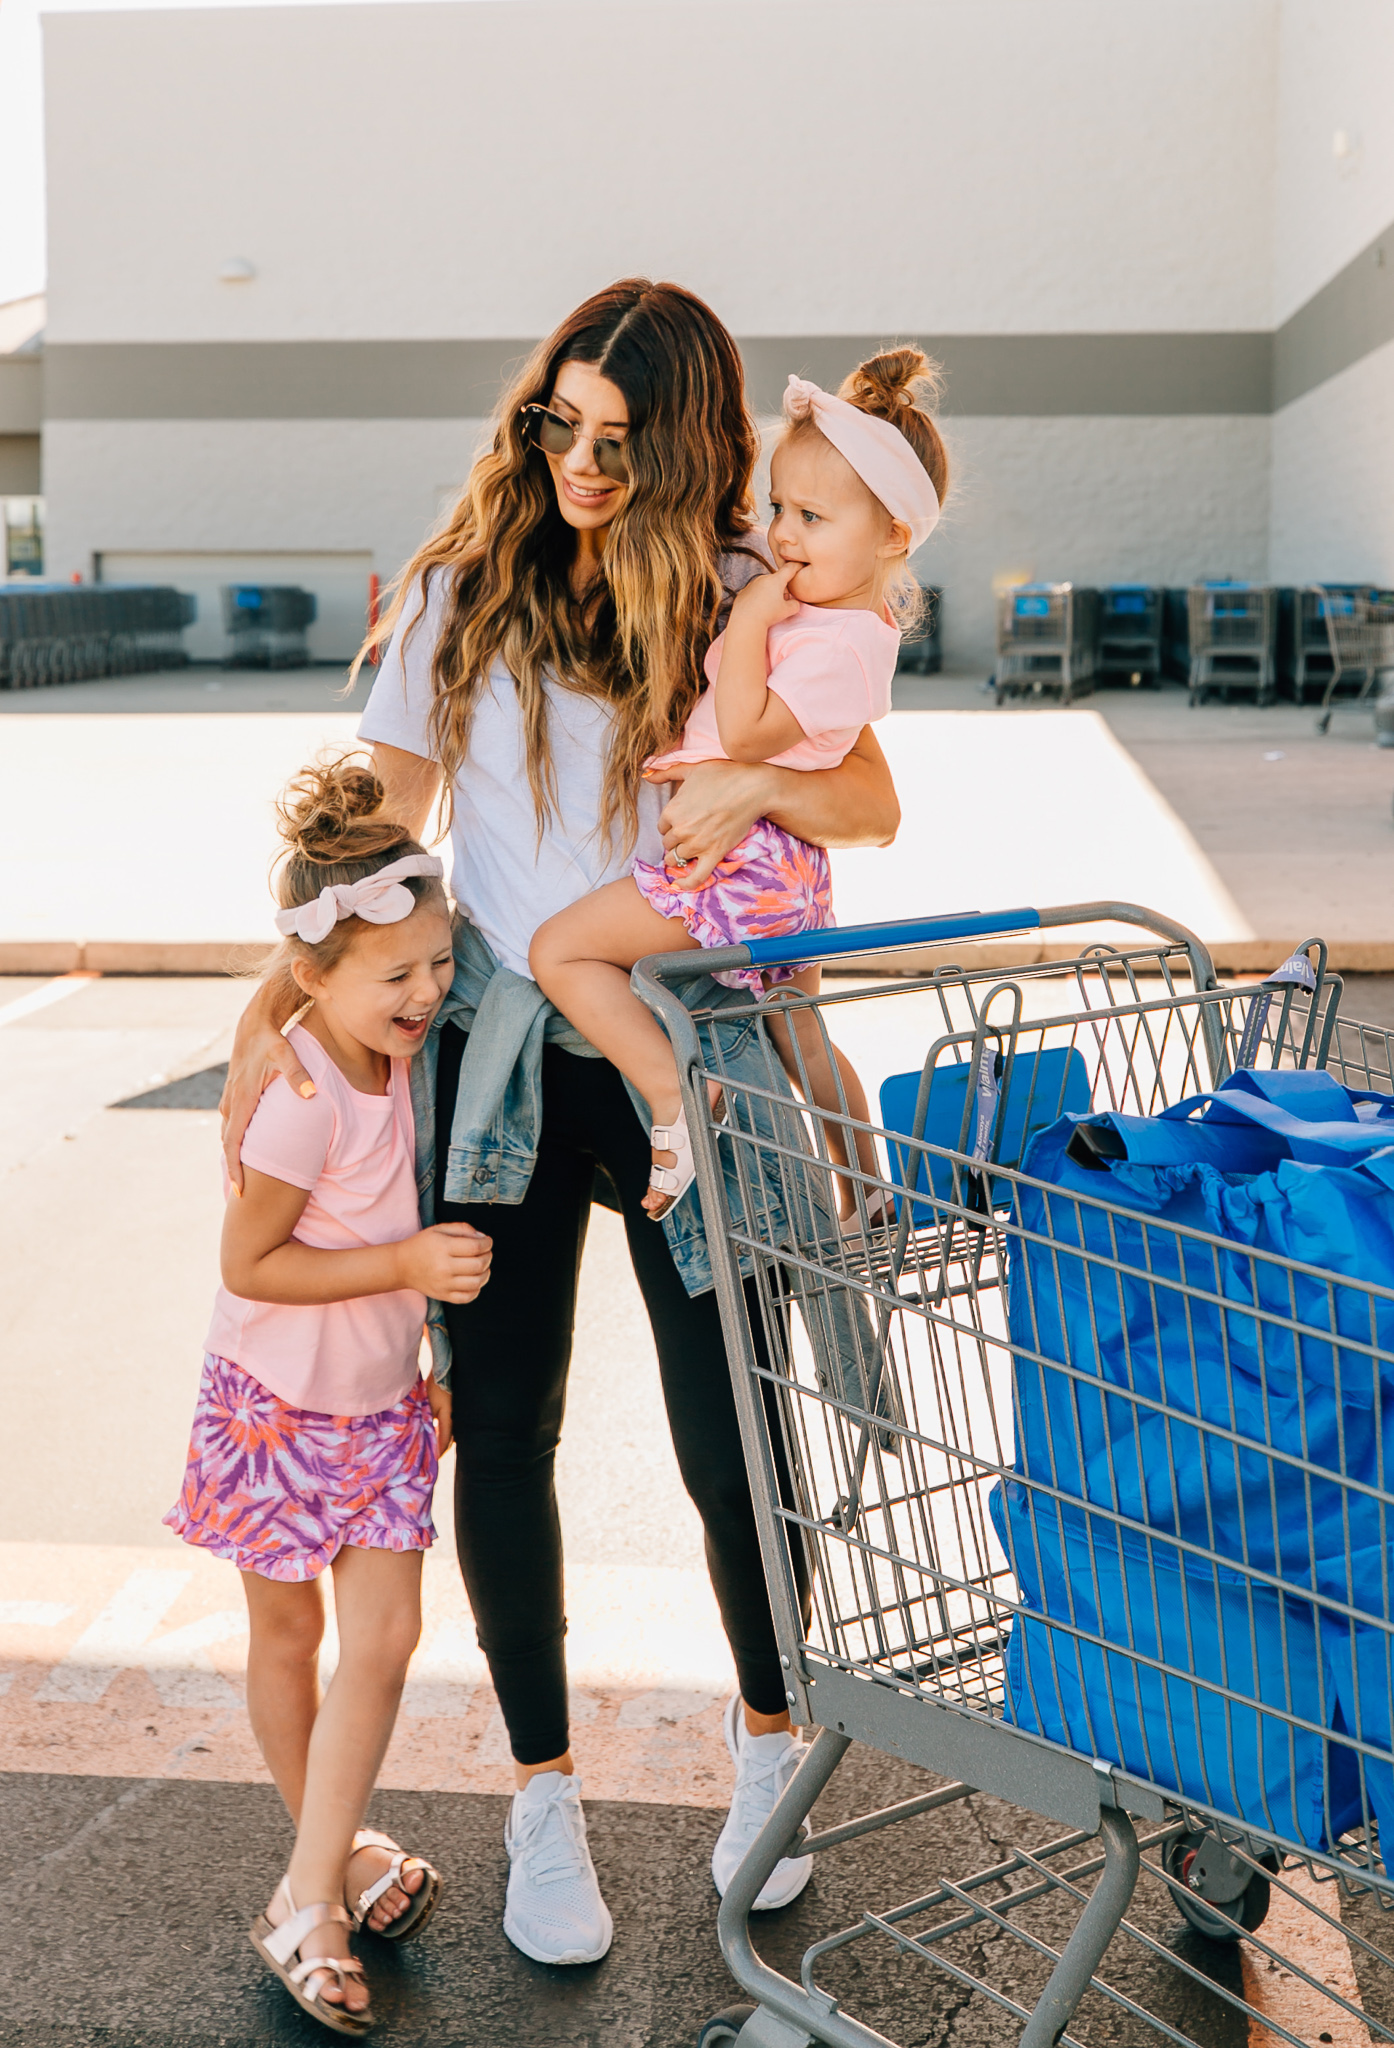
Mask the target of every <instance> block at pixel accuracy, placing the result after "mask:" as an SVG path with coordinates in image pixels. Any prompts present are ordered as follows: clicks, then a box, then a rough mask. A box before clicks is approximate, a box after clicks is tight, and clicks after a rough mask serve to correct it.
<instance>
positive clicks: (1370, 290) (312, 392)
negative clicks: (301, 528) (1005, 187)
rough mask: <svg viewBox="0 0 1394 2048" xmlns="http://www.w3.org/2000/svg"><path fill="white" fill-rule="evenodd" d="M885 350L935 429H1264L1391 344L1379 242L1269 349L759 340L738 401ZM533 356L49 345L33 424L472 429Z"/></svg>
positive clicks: (1392, 251)
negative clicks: (923, 362)
mask: <svg viewBox="0 0 1394 2048" xmlns="http://www.w3.org/2000/svg"><path fill="white" fill-rule="evenodd" d="M1386 249H1387V250H1388V256H1387V258H1386ZM894 340H913V341H915V342H917V343H918V345H919V346H920V347H922V348H923V349H924V350H925V352H926V354H928V355H931V356H934V357H935V358H936V359H937V360H938V361H939V362H940V363H942V365H943V367H944V371H945V380H946V382H945V394H944V411H945V412H946V413H948V414H950V415H952V414H954V413H958V414H962V415H966V416H968V417H973V418H979V419H981V418H994V417H995V418H1013V417H1019V418H1041V417H1051V416H1057V417H1075V418H1077V417H1080V416H1082V415H1085V416H1087V415H1089V414H1103V415H1115V416H1116V415H1129V414H1132V415H1135V416H1137V415H1140V416H1151V417H1154V418H1156V417H1164V418H1176V417H1184V416H1186V415H1191V416H1198V415H1206V414H1226V415H1233V414H1235V413H1268V412H1272V411H1273V410H1274V409H1275V408H1281V407H1282V406H1285V405H1291V404H1292V402H1293V400H1294V399H1296V398H1301V397H1302V396H1303V394H1304V393H1306V392H1308V391H1311V390H1313V389H1315V387H1316V386H1317V385H1318V384H1322V383H1325V381H1326V380H1327V378H1329V377H1334V376H1336V375H1337V374H1338V373H1339V372H1340V371H1341V370H1345V369H1348V368H1349V367H1350V366H1351V364H1353V363H1356V362H1359V361H1360V359H1361V358H1362V357H1363V356H1366V355H1368V354H1369V353H1370V352H1371V350H1373V349H1376V348H1380V347H1382V346H1383V345H1384V344H1385V343H1386V342H1388V341H1391V340H1394V227H1391V228H1390V230H1389V231H1388V234H1387V235H1384V236H1378V237H1376V239H1375V240H1374V241H1373V242H1371V243H1370V245H1369V247H1368V248H1366V249H1363V250H1362V251H1361V253H1360V254H1359V256H1357V257H1356V258H1355V260H1354V261H1353V262H1351V263H1348V264H1347V265H1346V266H1345V268H1344V269H1343V270H1341V271H1338V272H1337V274H1336V276H1335V277H1333V278H1332V279H1330V281H1329V282H1328V283H1327V284H1325V285H1323V286H1322V288H1321V290H1320V291H1318V292H1316V293H1314V295H1313V296H1312V297H1311V298H1310V299H1309V300H1308V301H1307V303H1306V304H1305V305H1304V306H1300V307H1299V308H1298V310H1297V312H1295V313H1294V314H1293V315H1292V317H1291V318H1290V319H1289V320H1287V321H1285V322H1284V323H1283V325H1282V326H1281V327H1280V328H1279V329H1278V330H1277V331H1276V333H1230V334H951V335H917V336H906V335H900V336H896V335H890V336H878V335H866V334H861V335H817V336H809V335H787V336H778V335H762V336H760V337H758V338H755V339H750V340H746V341H743V342H742V343H741V344H740V346H741V352H742V354H743V355H744V357H745V364H746V372H747V375H748V377H749V380H750V392H751V398H752V401H753V403H754V405H755V407H756V409H757V411H759V412H762V413H772V412H777V411H778V409H779V401H780V394H781V392H782V391H783V389H784V381H785V379H786V377H787V376H788V374H789V372H790V371H791V370H797V371H798V372H799V373H800V374H801V375H803V376H808V377H813V378H815V379H816V380H817V382H818V383H820V384H825V385H829V386H834V387H835V386H836V385H837V383H838V382H839V381H840V380H841V378H842V377H844V376H845V375H846V373H847V371H848V370H850V369H852V368H853V367H854V365H855V364H856V363H858V362H859V361H860V360H861V359H862V357H864V356H868V355H872V354H874V353H875V351H876V350H877V349H878V348H881V347H883V346H885V344H886V342H887V341H894ZM533 345H534V344H533V343H532V342H531V341H527V340H505V341H250V342H231V341H207V342H119V341H114V342H57V343H53V344H51V345H50V346H49V348H48V349H47V350H46V351H45V354H44V357H43V413H44V417H45V419H51V420H155V419H164V420H179V419H186V420H215V419H225V420H240V419H263V420H264V419H486V418H488V416H489V414H490V413H491V412H492V411H493V408H494V406H495V404H496V403H497V400H498V395H499V390H500V387H501V386H502V384H503V383H504V381H505V379H506V378H507V376H508V375H509V374H511V372H512V371H513V370H514V369H516V367H517V366H518V364H519V363H520V362H521V360H522V358H523V357H524V356H526V355H527V354H528V353H529V351H530V350H531V349H532V347H533ZM25 367H26V368H28V365H26V366H25ZM35 368H36V369H37V365H36V366H35ZM26 424H27V421H26Z"/></svg>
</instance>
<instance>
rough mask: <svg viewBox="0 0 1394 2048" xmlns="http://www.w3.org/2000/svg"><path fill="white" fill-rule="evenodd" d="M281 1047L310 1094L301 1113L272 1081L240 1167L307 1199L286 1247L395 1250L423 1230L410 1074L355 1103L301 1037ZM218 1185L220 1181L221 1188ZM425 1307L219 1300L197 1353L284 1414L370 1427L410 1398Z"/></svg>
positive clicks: (382, 1298)
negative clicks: (304, 1076)
mask: <svg viewBox="0 0 1394 2048" xmlns="http://www.w3.org/2000/svg"><path fill="white" fill-rule="evenodd" d="M288 1035H289V1037H290V1042H291V1044H292V1045H293V1046H294V1047H295V1050H296V1053H297V1054H298V1055H299V1058H300V1062H301V1065H302V1066H304V1067H305V1069H306V1070H307V1072H308V1073H309V1075H310V1077H311V1079H312V1080H313V1082H314V1084H315V1090H316V1092H315V1094H314V1095H313V1096H311V1097H310V1098H309V1100H308V1101H307V1100H306V1099H305V1098H304V1097H302V1096H299V1095H297V1094H296V1093H295V1091H294V1090H293V1089H292V1087H291V1086H290V1083H289V1082H288V1081H284V1080H282V1079H281V1078H280V1077H279V1076H278V1077H277V1078H276V1080H274V1081H273V1082H272V1083H271V1086H270V1087H269V1088H268V1089H267V1090H266V1093H265V1094H264V1095H263V1096H262V1098H261V1101H260V1103H259V1104H258V1105H257V1111H256V1115H255V1116H254V1117H253V1118H252V1121H251V1123H250V1124H249V1125H248V1126H247V1135H246V1137H245V1138H244V1139H243V1140H242V1161H243V1164H244V1165H245V1166H254V1167H255V1168H256V1169H257V1171H258V1172H259V1173H269V1174H270V1175H271V1176H272V1178H273V1179H275V1180H283V1181H288V1182H289V1183H290V1185H291V1187H293V1188H307V1189H308V1190H309V1193H310V1199H309V1201H308V1202H307V1203H306V1204H305V1207H304V1210H303V1212H302V1214H301V1217H300V1221H299V1222H298V1223H297V1224H296V1226H295V1231H294V1235H295V1237H296V1238H297V1239H298V1240H299V1242H300V1243H301V1244H310V1245H316V1246H318V1247H319V1248H320V1249H321V1250H323V1251H357V1250H359V1249H361V1247H363V1246H364V1245H372V1244H398V1243H400V1241H401V1240H402V1239H403V1238H405V1237H414V1236H415V1235H416V1233H417V1231H418V1230H419V1229H420V1228H421V1218H420V1213H419V1211H418V1208H417V1200H416V1143H415V1133H414V1128H413V1123H412V1113H411V1083H410V1080H409V1078H408V1072H409V1063H408V1062H407V1061H406V1060H393V1062H392V1075H391V1079H390V1081H389V1082H388V1088H387V1093H386V1095H360V1094H359V1092H358V1090H357V1089H356V1088H351V1087H350V1086H349V1084H348V1082H347V1081H346V1080H345V1079H344V1076H343V1075H342V1074H341V1073H340V1072H339V1069H338V1068H337V1067H336V1066H335V1064H334V1062H333V1060H331V1059H330V1057H329V1055H328V1053H327V1052H326V1051H325V1050H324V1048H323V1046H322V1045H321V1044H320V1043H319V1041H318V1039H316V1038H313V1037H311V1035H310V1033H309V1032H308V1031H306V1030H304V1029H303V1028H302V1027H301V1026H300V1025H298V1024H295V1025H292V1027H291V1029H290V1032H289V1034H288ZM224 1178H225V1179H226V1176H224ZM425 1317H426V1297H425V1295H424V1294H418V1293H417V1292H416V1290H415V1289H414V1288H403V1289H401V1290H400V1291H399V1292H397V1293H394V1294H366V1295H362V1296H360V1297H359V1298H358V1299H356V1300H354V1301H331V1302H325V1303H323V1304H320V1305H316V1306H309V1307H298V1306H291V1305H287V1304H285V1303H280V1302H267V1301H243V1300H241V1299H240V1298H239V1297H238V1296H237V1295H235V1294H229V1293H228V1291H227V1289H226V1288H225V1287H220V1288H219V1289H218V1296H217V1300H216V1302H215V1303H214V1307H213V1321H212V1324H211V1325H210V1327H209V1331H208V1339H207V1343H206V1345H205V1347H204V1348H205V1349H206V1350H208V1351H212V1352H214V1353H215V1354H216V1355H217V1356H218V1357H219V1358H230V1359H231V1360H232V1361H233V1363H234V1364H236V1365H240V1366H241V1367H242V1368H243V1370H244V1371H246V1372H249V1373H250V1374H251V1375H252V1377H253V1379H257V1380H260V1382H261V1384H262V1385H263V1386H264V1387H267V1388H269V1389H270V1391H271V1392H272V1393H273V1394H279V1396H280V1398H281V1399H282V1400H283V1401H289V1402H290V1404H291V1406H292V1407H294V1408H308V1409H310V1410H312V1411H313V1412H314V1413H316V1414H319V1415H375V1414H377V1413H378V1411H379V1410H380V1409H383V1408H391V1407H393V1406H395V1404H396V1403H397V1402H398V1401H400V1400H401V1399H402V1398H403V1396H404V1395H405V1394H406V1393H408V1391H409V1390H410V1388H411V1386H412V1384H413V1383H414V1381H415V1379H416V1377H417V1350H418V1347H419V1345H420V1342H421V1326H422V1324H423V1322H424V1321H425Z"/></svg>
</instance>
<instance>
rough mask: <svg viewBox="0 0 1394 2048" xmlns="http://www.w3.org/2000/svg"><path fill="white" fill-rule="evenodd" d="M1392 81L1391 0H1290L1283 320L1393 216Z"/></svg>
mask: <svg viewBox="0 0 1394 2048" xmlns="http://www.w3.org/2000/svg"><path fill="white" fill-rule="evenodd" d="M1392 90H1394V7H1391V6H1390V5H1389V0H1283V4H1282V10H1281V16H1280V31H1279V37H1278V63H1277V107H1276V119H1275V127H1274V197H1273V207H1274V236H1273V307H1272V316H1271V319H1272V324H1273V325H1274V326H1277V325H1279V324H1281V322H1282V321H1284V320H1286V319H1287V318H1288V317H1289V315H1290V314H1292V313H1294V312H1296V310H1297V308H1298V307H1299V306H1300V305H1302V304H1303V303H1304V301H1306V300H1307V299H1309V298H1311V296H1312V295H1313V293H1314V292H1316V291H1319V290H1320V288H1321V286H1322V285H1324V284H1325V283H1326V281H1327V279H1328V278H1330V277H1332V276H1334V275H1335V273H1336V272H1337V271H1338V270H1340V269H1341V268H1342V267H1343V265H1345V264H1347V263H1349V262H1350V261H1351V260H1352V258H1353V257H1355V256H1357V255H1358V254H1359V253H1360V251H1361V250H1362V249H1363V248H1364V247H1365V245H1366V243H1367V242H1370V241H1373V239H1374V238H1375V236H1376V235H1379V234H1381V233H1383V231H1384V229H1385V228H1387V227H1388V226H1389V224H1390V222H1391V221H1394V119H1391V117H1390V104H1391V97H1390V96H1391V91H1392ZM1338 134H1341V135H1344V136H1345V138H1346V142H1347V144H1348V146H1349V154H1348V155H1346V156H1342V157H1338V156H1337V155H1336V154H1335V151H1334V143H1335V138H1336V136H1337V135H1338ZM1391 260H1394V251H1392V252H1391ZM1264 324H1265V325H1266V324H1268V322H1267V321H1265V323H1264Z"/></svg>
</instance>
